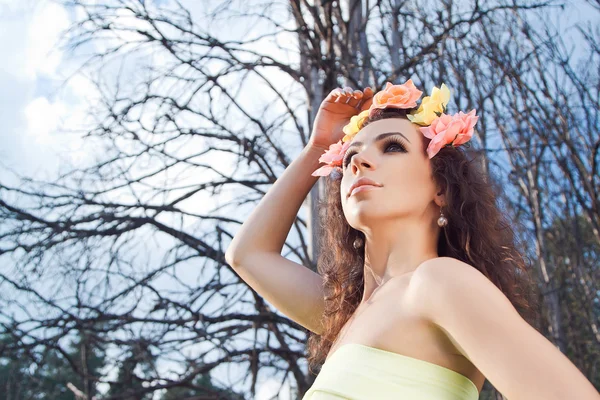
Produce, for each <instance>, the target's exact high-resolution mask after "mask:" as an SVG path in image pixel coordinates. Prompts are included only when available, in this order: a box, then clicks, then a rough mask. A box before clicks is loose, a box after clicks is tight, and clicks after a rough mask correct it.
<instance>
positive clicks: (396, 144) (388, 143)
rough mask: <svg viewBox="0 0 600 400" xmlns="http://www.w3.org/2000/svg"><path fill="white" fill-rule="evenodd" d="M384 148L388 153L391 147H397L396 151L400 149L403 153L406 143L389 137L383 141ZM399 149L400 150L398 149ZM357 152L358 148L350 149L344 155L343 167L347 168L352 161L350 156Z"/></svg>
mask: <svg viewBox="0 0 600 400" xmlns="http://www.w3.org/2000/svg"><path fill="white" fill-rule="evenodd" d="M382 143H383V144H382V146H381V147H382V148H383V149H384V153H387V152H388V150H389V149H396V150H395V151H394V152H396V151H399V152H401V153H406V145H405V144H404V143H403V142H402V140H401V139H396V138H394V137H389V138H387V139H385V140H384V141H383V142H382ZM398 149H399V150H398ZM355 154H357V151H356V150H350V151H348V152H347V153H346V155H345V156H344V161H343V164H342V165H343V167H344V169H346V167H347V166H348V164H349V163H350V158H352V156H353V155H355Z"/></svg>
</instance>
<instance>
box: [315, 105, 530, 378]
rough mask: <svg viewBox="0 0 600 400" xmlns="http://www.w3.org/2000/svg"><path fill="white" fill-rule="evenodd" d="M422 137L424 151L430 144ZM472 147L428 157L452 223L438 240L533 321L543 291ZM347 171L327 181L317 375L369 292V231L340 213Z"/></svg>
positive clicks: (444, 253)
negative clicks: (366, 285) (357, 243)
mask: <svg viewBox="0 0 600 400" xmlns="http://www.w3.org/2000/svg"><path fill="white" fill-rule="evenodd" d="M413 110H415V108H413V109H383V110H378V111H377V113H376V114H375V115H373V116H372V117H370V118H367V119H365V120H364V121H362V125H361V126H360V128H361V129H362V128H364V127H365V126H367V125H368V124H369V123H371V122H373V121H377V120H380V119H385V118H404V119H407V120H408V118H407V117H406V115H407V114H408V113H409V112H411V111H413ZM422 137H423V152H425V151H426V149H427V146H428V144H429V142H430V139H428V138H426V137H425V136H422ZM476 154H477V152H476V151H473V150H472V149H470V143H467V144H466V145H461V146H458V147H452V146H446V147H443V148H442V149H441V150H440V151H439V152H438V153H437V154H436V155H435V157H433V158H431V159H430V162H431V166H432V174H433V178H434V179H435V181H436V183H438V184H439V185H440V186H441V187H442V191H443V192H444V193H445V194H446V196H445V203H446V206H445V207H444V215H445V216H446V218H447V219H448V222H449V223H448V225H447V226H446V227H444V228H442V229H443V234H441V235H440V236H439V240H438V244H437V250H438V255H439V256H440V257H454V258H456V259H458V260H461V261H463V262H465V263H468V264H469V265H471V266H473V268H477V269H478V270H479V271H481V272H482V273H483V274H484V275H485V276H486V277H488V279H490V281H491V282H493V283H494V284H495V285H496V286H497V287H498V288H499V289H500V290H501V291H502V292H503V293H504V295H506V297H507V298H508V299H509V300H510V301H511V303H512V304H513V306H514V307H515V308H516V309H517V311H518V312H519V314H520V315H521V316H522V317H523V318H524V319H525V320H526V321H528V322H529V323H530V324H531V323H532V321H533V320H534V318H535V316H536V314H535V313H536V310H537V306H538V300H537V286H536V285H535V284H534V280H533V278H532V277H531V275H530V274H529V273H528V268H527V267H526V262H525V258H524V256H523V255H522V253H521V252H520V251H519V250H518V249H517V246H518V245H520V243H517V238H516V235H515V233H514V231H513V229H512V227H511V225H510V222H509V220H507V218H506V217H505V216H504V215H503V213H502V212H501V210H500V209H499V207H498V205H497V204H496V199H497V195H498V193H500V190H501V188H500V186H499V185H498V184H497V183H495V182H494V181H493V180H492V179H491V178H490V177H488V178H487V179H486V176H485V174H484V173H483V170H482V168H481V162H478V161H477V157H475V155H476ZM341 177H342V173H341V169H339V168H338V169H336V170H334V171H333V172H332V173H331V174H330V175H329V177H328V179H327V181H326V195H325V198H324V200H321V201H320V204H319V208H320V213H319V214H320V224H321V226H322V227H323V229H322V231H323V236H322V237H321V238H320V248H321V253H320V255H319V259H318V263H317V271H318V272H319V274H320V275H321V276H322V277H323V282H324V291H325V310H324V313H323V315H322V316H321V324H322V326H323V327H324V331H323V332H322V334H320V335H318V334H315V333H314V332H311V333H310V336H309V338H308V342H307V350H308V357H307V360H308V365H309V372H311V373H313V374H317V373H318V370H317V369H316V367H319V368H318V369H319V370H320V367H321V366H322V364H323V362H324V360H325V358H326V357H327V354H328V352H329V350H330V348H331V346H332V344H333V342H334V341H335V339H336V337H337V335H338V333H339V332H340V330H341V329H342V327H343V325H344V324H345V323H346V321H348V319H349V318H350V317H351V315H352V313H353V312H354V311H355V310H356V308H357V307H358V305H359V303H360V300H361V298H362V296H363V291H364V280H363V271H364V247H361V248H360V249H359V250H358V251H357V250H356V249H354V247H353V243H354V240H355V239H356V238H358V237H360V238H361V239H362V240H363V241H364V239H365V237H364V234H363V233H362V232H361V231H359V230H356V229H354V228H352V227H351V226H350V225H349V224H348V222H347V221H346V218H345V216H344V213H343V211H342V203H341V196H340V181H341Z"/></svg>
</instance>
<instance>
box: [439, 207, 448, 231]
mask: <svg viewBox="0 0 600 400" xmlns="http://www.w3.org/2000/svg"><path fill="white" fill-rule="evenodd" d="M437 224H438V226H440V227H444V226H446V225H448V218H446V217H444V213H443V212H442V209H441V208H440V217H439V218H438V220H437Z"/></svg>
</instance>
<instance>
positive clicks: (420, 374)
mask: <svg viewBox="0 0 600 400" xmlns="http://www.w3.org/2000/svg"><path fill="white" fill-rule="evenodd" d="M422 93H423V92H421V91H420V90H418V89H417V88H416V87H415V86H414V84H413V83H412V81H411V80H410V79H409V80H408V81H406V82H405V83H404V84H402V85H392V84H391V83H387V85H386V88H385V89H384V90H382V91H381V92H379V93H377V94H374V93H373V91H372V90H371V89H370V88H366V89H365V90H364V91H360V90H354V91H353V90H352V89H350V88H344V89H343V90H342V89H336V90H334V91H332V92H331V93H330V94H329V95H328V96H327V97H326V98H325V99H324V100H323V102H322V103H321V106H320V108H319V111H318V113H317V116H316V119H315V123H314V126H313V130H312V135H311V139H310V143H309V145H307V146H306V148H305V149H304V150H303V151H302V153H301V154H300V155H299V157H298V158H297V159H295V160H294V162H293V163H292V164H291V165H290V166H289V167H288V168H287V169H286V171H285V172H284V173H283V174H282V176H281V177H280V178H279V179H278V180H277V181H276V182H275V184H274V185H273V186H272V187H271V189H270V190H269V191H268V193H267V194H266V195H265V196H264V198H263V199H262V201H261V202H260V203H259V204H258V206H257V207H256V209H255V210H254V211H253V213H252V214H251V215H250V217H249V218H248V219H247V220H246V221H245V222H244V224H243V225H242V227H241V228H240V230H239V231H238V233H237V234H236V236H235V238H234V239H233V241H232V243H231V245H230V246H229V248H228V250H227V254H226V258H227V260H228V262H229V263H230V264H231V265H232V267H233V268H234V269H235V270H236V272H237V273H238V274H239V276H240V277H241V278H242V279H244V280H245V281H246V282H247V283H248V284H249V285H250V286H251V287H252V288H254V289H255V290H256V291H257V292H258V293H259V294H261V295H262V296H263V297H264V298H265V299H266V300H268V301H269V302H270V303H272V304H273V305H275V306H276V307H277V308H278V309H279V310H280V311H281V312H282V313H284V314H285V315H287V316H288V317H289V318H291V319H292V320H294V321H296V322H298V323H299V324H301V325H302V326H304V327H306V328H307V329H308V330H310V331H311V332H312V333H311V336H310V337H309V340H308V353H309V357H308V360H309V366H310V367H311V368H310V369H311V370H312V367H314V366H316V365H321V369H320V371H319V372H318V376H317V378H316V380H315V382H314V383H313V385H312V386H311V387H310V389H309V390H308V391H307V392H306V393H305V395H304V398H303V399H304V400H320V399H331V398H347V399H370V400H373V399H377V400H380V399H403V400H412V399H431V400H449V399H453V400H475V399H477V398H478V397H479V393H480V392H481V388H482V386H483V383H484V381H485V379H486V378H487V379H489V380H490V382H491V383H492V384H493V385H494V386H495V387H496V388H497V389H498V390H499V391H500V392H501V393H502V394H503V395H504V396H506V397H507V398H508V399H509V400H520V399H527V400H532V399H544V400H558V399H561V400H563V399H586V400H592V399H593V400H599V399H600V395H599V394H598V392H597V391H596V390H595V388H594V387H593V385H592V384H591V383H590V382H589V381H588V380H587V379H586V378H585V377H584V376H583V375H582V374H581V372H580V371H579V370H578V369H577V367H576V366H574V365H573V364H572V363H571V362H570V361H569V359H568V358H567V357H566V356H564V355H563V354H562V353H561V352H560V351H559V350H557V349H556V347H554V345H553V344H552V343H551V342H549V341H548V340H547V339H546V338H545V337H544V336H543V335H541V334H540V333H538V332H537V331H536V330H535V329H534V328H533V327H532V326H531V324H530V322H528V321H527V319H528V318H529V319H532V317H533V315H534V313H533V312H534V311H535V309H536V308H535V305H534V302H533V300H532V299H533V295H532V293H533V292H534V284H533V283H532V281H531V280H530V278H529V277H528V273H527V269H526V268H525V261H524V260H523V257H522V255H521V254H520V253H519V251H518V250H517V248H516V244H515V238H514V234H513V231H512V229H511V227H510V224H509V223H508V221H507V219H506V218H505V216H504V215H503V214H502V213H501V212H500V210H499V209H498V207H497V204H496V193H497V188H496V187H495V186H493V183H492V182H490V181H489V179H488V178H486V177H485V176H484V174H483V173H481V170H480V169H479V168H478V166H479V165H480V164H479V163H478V162H476V161H474V160H473V159H471V158H470V155H471V153H470V152H468V151H467V150H465V146H463V145H464V144H465V143H467V142H468V141H469V139H470V138H471V136H472V135H473V129H474V125H475V124H476V122H477V118H478V117H476V116H475V110H472V111H471V112H469V113H467V114H464V113H462V112H460V113H457V114H453V115H448V114H446V113H445V112H446V104H447V103H448V101H449V99H450V92H449V89H448V88H447V87H446V86H445V85H442V87H441V88H439V89H438V88H434V89H433V90H432V93H431V95H430V96H428V97H425V98H424V99H423V100H422V101H421V103H420V105H417V100H418V99H419V98H420V96H421V94H422ZM320 162H323V163H326V165H325V166H321V167H320V168H319V163H320ZM315 176H316V177H318V176H327V177H328V178H327V183H326V185H327V197H326V200H325V201H324V202H323V204H322V206H323V207H325V212H324V213H323V214H324V216H323V217H322V221H321V226H322V231H323V235H322V238H321V254H320V256H319V260H318V267H317V268H318V273H315V272H313V271H311V270H310V269H308V268H306V267H304V266H302V265H299V264H297V263H294V262H292V261H290V260H287V259H286V258H284V257H282V256H281V255H280V254H281V250H282V248H283V245H284V242H285V240H286V237H287V235H288V232H289V230H290V228H291V226H292V223H293V221H294V219H295V217H296V214H297V212H298V209H299V208H300V206H301V205H302V202H303V200H304V199H305V198H306V196H307V194H308V193H309V191H310V189H311V187H312V186H313V185H314V184H315V182H316V179H317V178H315ZM521 314H524V315H525V317H522V316H521Z"/></svg>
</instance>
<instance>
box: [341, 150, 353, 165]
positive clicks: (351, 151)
mask: <svg viewBox="0 0 600 400" xmlns="http://www.w3.org/2000/svg"><path fill="white" fill-rule="evenodd" d="M354 154H356V151H354V150H350V151H349V152H348V153H346V157H344V163H343V166H344V168H346V167H347V166H348V163H349V162H350V157H352V156H353V155H354Z"/></svg>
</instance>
